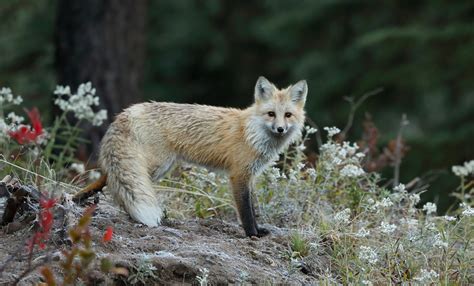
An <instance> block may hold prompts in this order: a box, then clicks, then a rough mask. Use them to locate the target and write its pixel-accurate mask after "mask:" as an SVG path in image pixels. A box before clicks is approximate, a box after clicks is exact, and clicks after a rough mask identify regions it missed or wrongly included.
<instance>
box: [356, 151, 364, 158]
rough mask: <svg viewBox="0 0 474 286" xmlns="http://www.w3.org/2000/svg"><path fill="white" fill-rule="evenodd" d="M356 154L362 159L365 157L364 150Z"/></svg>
mask: <svg viewBox="0 0 474 286" xmlns="http://www.w3.org/2000/svg"><path fill="white" fill-rule="evenodd" d="M355 156H356V158H358V159H362V158H364V157H365V154H364V153H362V152H357V153H356V154H355Z"/></svg>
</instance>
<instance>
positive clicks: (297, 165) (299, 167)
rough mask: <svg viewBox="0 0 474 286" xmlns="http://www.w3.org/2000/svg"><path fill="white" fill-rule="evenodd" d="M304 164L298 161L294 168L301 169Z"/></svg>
mask: <svg viewBox="0 0 474 286" xmlns="http://www.w3.org/2000/svg"><path fill="white" fill-rule="evenodd" d="M304 166H305V165H304V164H303V163H301V162H300V163H298V164H296V169H297V170H298V171H301V170H302V169H303V168H304Z"/></svg>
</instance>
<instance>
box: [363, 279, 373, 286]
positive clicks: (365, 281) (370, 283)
mask: <svg viewBox="0 0 474 286" xmlns="http://www.w3.org/2000/svg"><path fill="white" fill-rule="evenodd" d="M362 284H363V285H367V286H372V285H374V284H373V283H372V282H370V280H362Z"/></svg>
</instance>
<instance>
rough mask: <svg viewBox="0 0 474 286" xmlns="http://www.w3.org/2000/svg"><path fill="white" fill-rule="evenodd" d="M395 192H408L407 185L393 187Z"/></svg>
mask: <svg viewBox="0 0 474 286" xmlns="http://www.w3.org/2000/svg"><path fill="white" fill-rule="evenodd" d="M393 190H394V191H396V192H404V191H406V189H405V185H404V184H402V183H400V184H399V185H398V186H395V187H393Z"/></svg>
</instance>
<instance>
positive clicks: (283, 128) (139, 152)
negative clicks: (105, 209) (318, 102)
mask: <svg viewBox="0 0 474 286" xmlns="http://www.w3.org/2000/svg"><path fill="white" fill-rule="evenodd" d="M307 92H308V87H307V84H306V81H300V82H298V83H296V84H295V85H292V86H290V87H288V88H286V89H282V90H279V89H277V88H276V87H275V85H273V84H272V83H270V82H269V81H268V80H267V79H265V78H264V77H260V78H259V79H258V81H257V84H256V86H255V93H254V96H255V103H254V104H253V105H252V106H250V107H248V108H247V109H243V110H240V109H234V108H223V107H214V106H206V105H196V104H177V103H166V102H148V103H140V104H135V105H133V106H131V107H129V108H127V109H125V110H124V111H123V112H122V113H120V114H119V115H118V116H117V117H116V119H115V121H114V122H113V123H112V124H111V125H110V127H109V129H108V130H107V132H106V134H105V136H104V138H103V139H102V144H101V150H100V155H99V162H100V166H101V168H102V171H103V172H104V173H105V174H106V176H104V177H102V181H103V182H105V180H106V182H107V191H108V192H110V193H111V194H112V196H113V197H114V198H115V200H116V201H117V202H118V203H119V204H120V205H122V206H123V207H124V208H125V210H126V211H127V212H128V213H129V214H130V215H131V217H132V218H133V219H135V220H136V221H138V222H141V223H144V224H146V225H148V226H157V225H159V224H160V221H161V217H162V215H163V207H162V205H161V204H160V201H159V199H158V197H157V196H156V194H155V192H154V190H153V186H152V184H153V183H152V182H153V181H155V180H157V179H159V178H161V177H162V176H163V175H164V174H165V173H166V172H167V171H168V170H169V169H170V168H171V167H172V166H173V164H174V163H175V162H177V161H186V162H190V163H195V164H199V165H202V166H206V167H210V168H213V169H220V170H224V171H226V172H228V174H229V176H230V182H231V186H232V190H233V194H234V198H235V201H236V205H237V209H238V212H239V215H240V220H241V222H242V225H243V227H244V230H245V232H246V234H247V235H248V236H261V235H264V234H266V231H265V230H264V229H260V228H258V227H257V223H256V220H255V215H254V209H253V206H252V202H251V195H250V191H251V188H252V181H253V178H254V177H255V176H256V175H257V174H259V173H260V172H261V171H262V170H263V169H264V168H265V166H267V165H268V164H269V163H271V162H273V161H274V160H276V159H277V158H278V154H279V153H280V152H282V151H283V150H284V149H285V148H286V147H287V146H288V145H289V144H290V143H291V142H292V141H294V140H296V139H297V138H298V137H299V136H301V130H302V127H303V123H304V104H305V101H306V95H307Z"/></svg>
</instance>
